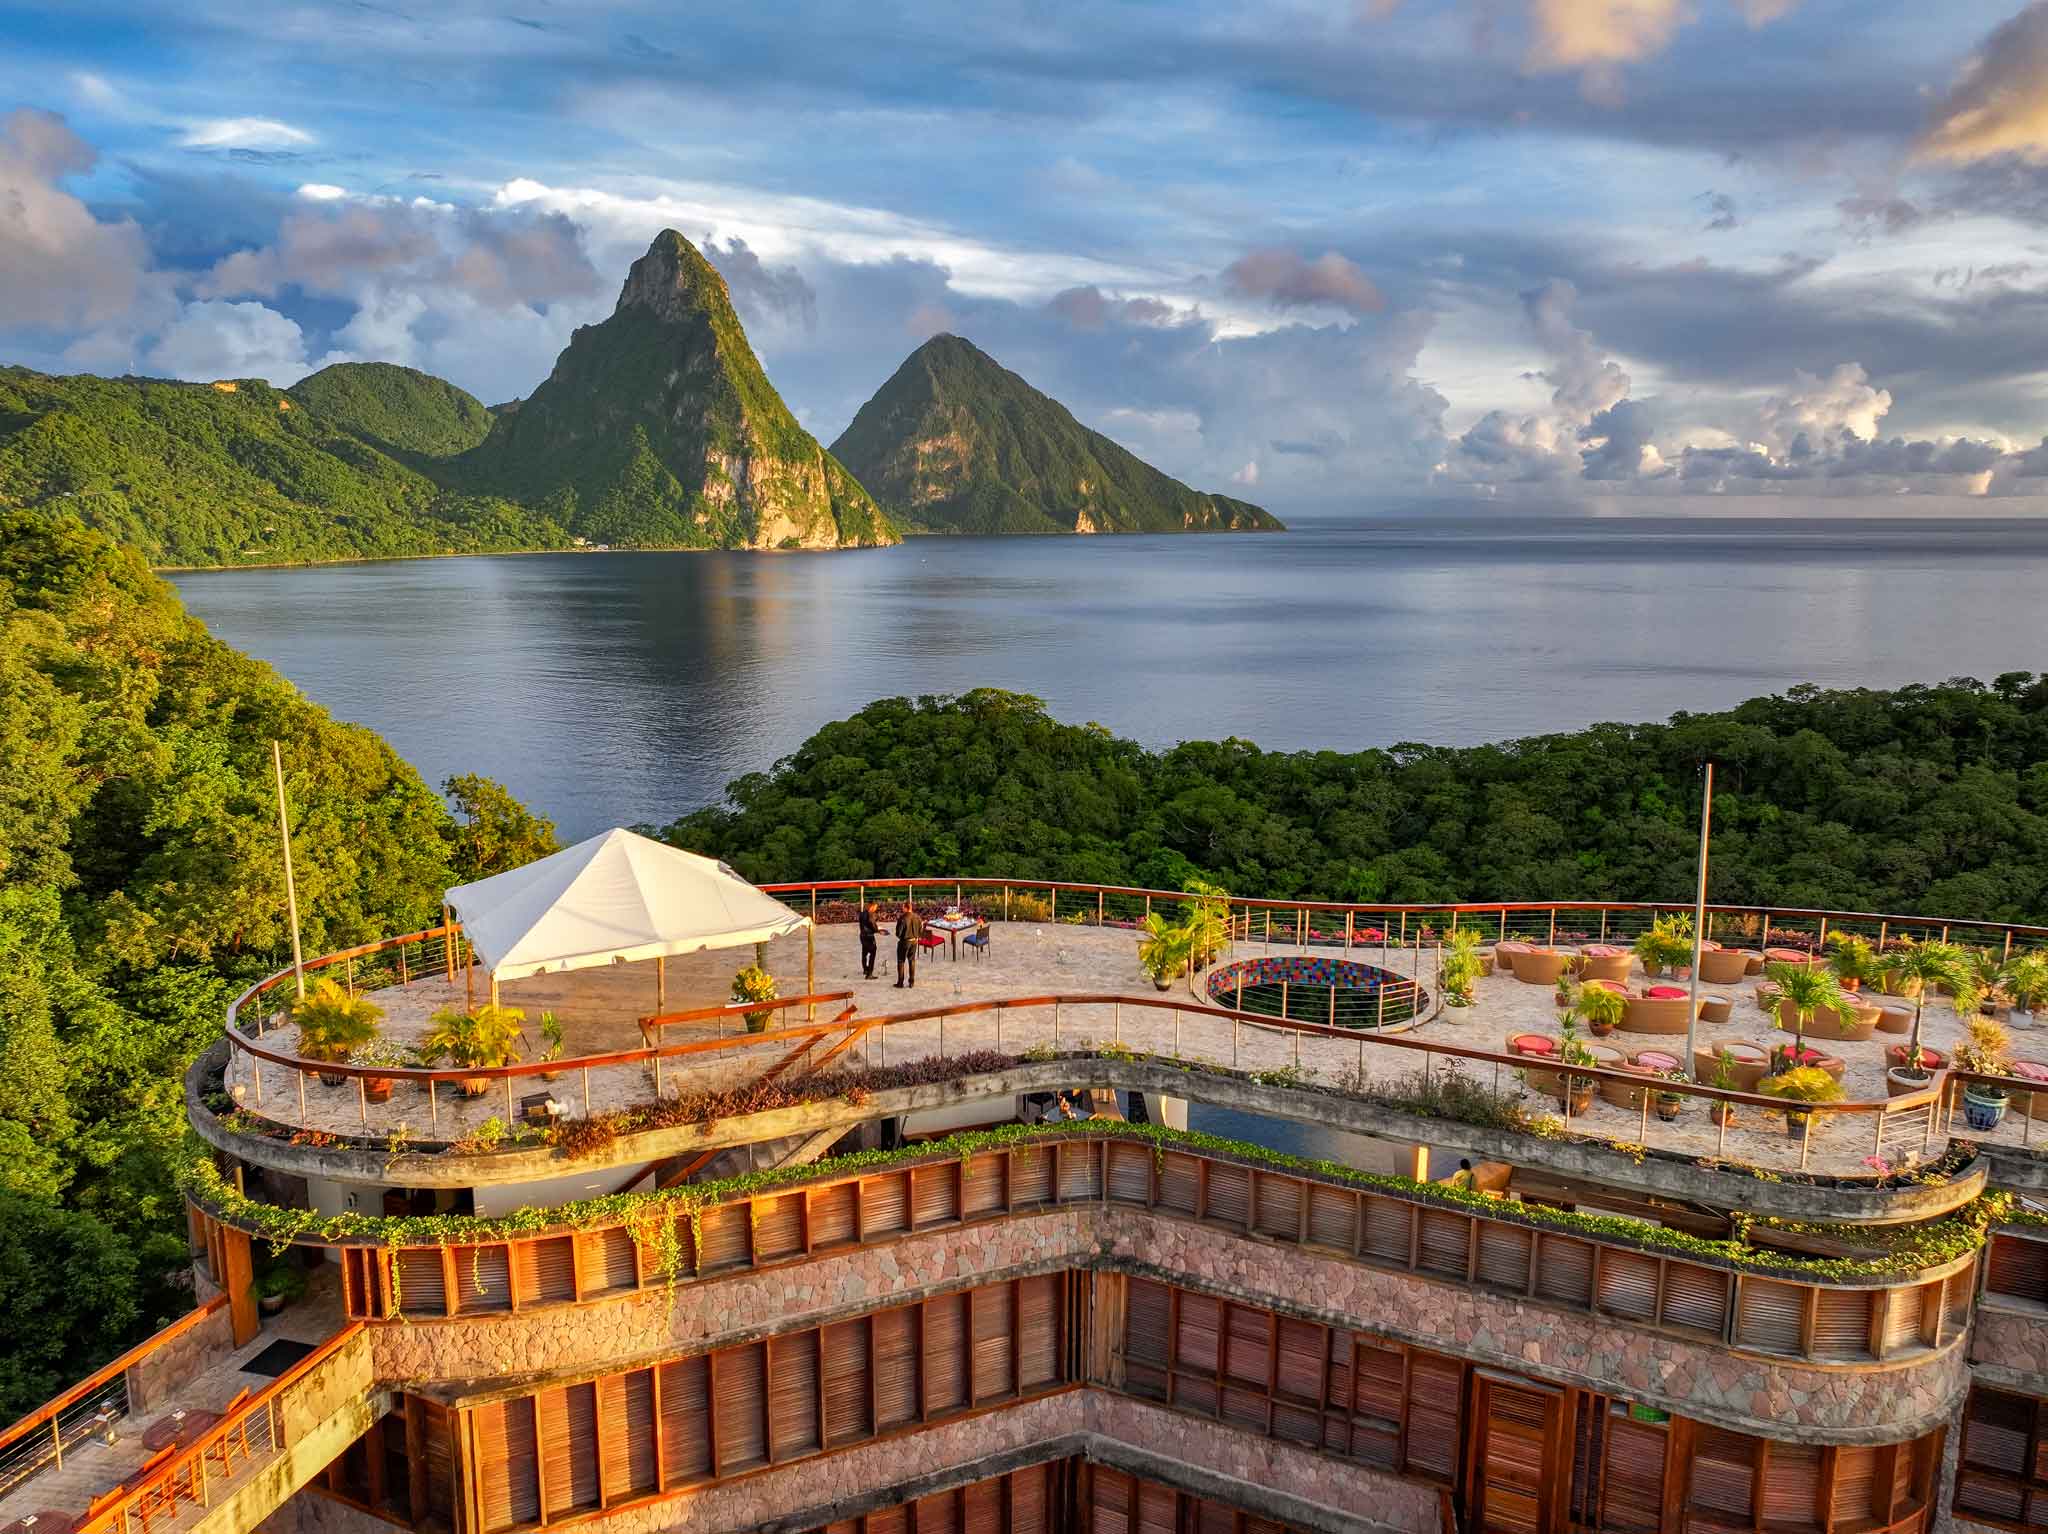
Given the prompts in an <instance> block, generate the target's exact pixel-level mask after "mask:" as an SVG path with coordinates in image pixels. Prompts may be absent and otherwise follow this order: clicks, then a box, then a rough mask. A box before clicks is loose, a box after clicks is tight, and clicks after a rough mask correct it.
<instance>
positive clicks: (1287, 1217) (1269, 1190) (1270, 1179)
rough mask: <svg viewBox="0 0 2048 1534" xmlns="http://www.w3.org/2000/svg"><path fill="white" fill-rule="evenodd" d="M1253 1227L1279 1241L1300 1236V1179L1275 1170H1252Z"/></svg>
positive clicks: (1293, 1239) (1290, 1239) (1295, 1238)
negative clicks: (1254, 1171)
mask: <svg viewBox="0 0 2048 1534" xmlns="http://www.w3.org/2000/svg"><path fill="white" fill-rule="evenodd" d="M1252 1194H1253V1198H1254V1202H1255V1208H1254V1210H1253V1215H1252V1228H1253V1229H1254V1230H1256V1231H1257V1232H1258V1233H1259V1234H1260V1235H1262V1236H1271V1237H1273V1238H1274V1239H1276V1240H1279V1241H1296V1240H1299V1239H1300V1237H1301V1194H1302V1185H1301V1179H1300V1178H1298V1177H1288V1176H1285V1175H1284V1174H1281V1173H1278V1172H1258V1173H1254V1174H1253V1179H1252Z"/></svg>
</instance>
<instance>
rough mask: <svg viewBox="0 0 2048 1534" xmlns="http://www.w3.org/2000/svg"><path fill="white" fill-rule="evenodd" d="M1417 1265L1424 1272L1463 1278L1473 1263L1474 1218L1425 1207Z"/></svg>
mask: <svg viewBox="0 0 2048 1534" xmlns="http://www.w3.org/2000/svg"><path fill="white" fill-rule="evenodd" d="M1420 1212H1421V1215H1422V1239H1421V1242H1420V1244H1419V1246H1418V1249H1417V1254H1416V1265H1417V1266H1418V1267H1419V1268H1420V1269H1421V1271H1422V1272H1424V1273H1441V1274H1443V1275H1444V1276H1445V1277H1447V1278H1463V1277H1464V1276H1465V1273H1466V1270H1467V1269H1468V1268H1469V1267H1470V1265H1471V1251H1472V1218H1471V1216H1470V1215H1463V1214H1455V1213H1453V1212H1452V1211H1451V1210H1448V1209H1430V1208H1426V1207H1425V1208H1423V1209H1422V1210H1421V1211H1420Z"/></svg>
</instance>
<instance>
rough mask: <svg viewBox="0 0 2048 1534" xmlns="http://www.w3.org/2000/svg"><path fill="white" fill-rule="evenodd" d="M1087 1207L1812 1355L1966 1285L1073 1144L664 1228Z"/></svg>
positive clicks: (786, 1241)
mask: <svg viewBox="0 0 2048 1534" xmlns="http://www.w3.org/2000/svg"><path fill="white" fill-rule="evenodd" d="M1105 1199H1106V1200H1107V1201H1108V1202H1110V1203H1119V1204H1128V1205H1133V1206H1139V1207H1144V1208H1149V1209H1153V1210H1156V1211H1158V1212H1160V1213H1162V1214H1166V1215H1170V1216H1176V1217H1179V1218H1184V1219H1193V1220H1199V1221H1204V1222H1213V1223H1215V1224H1218V1225H1221V1226H1225V1227H1227V1228H1230V1229H1233V1230H1236V1231H1238V1232H1241V1233H1243V1234H1246V1235H1248V1236H1251V1237H1254V1238H1257V1239H1264V1240H1270V1241H1276V1242H1281V1243H1286V1244H1293V1245H1301V1246H1305V1247H1310V1248H1314V1249H1318V1250H1322V1251H1327V1252H1334V1253H1338V1254H1342V1255H1344V1256H1348V1257H1351V1258H1354V1259H1356V1260H1358V1261H1361V1262H1365V1263H1368V1264H1371V1265H1374V1266H1378V1267H1388V1268H1393V1269H1396V1270H1398V1271H1403V1272H1411V1273H1416V1274H1419V1275H1422V1276H1425V1277H1429V1278H1435V1279H1440V1280H1444V1281H1446V1282H1451V1283H1459V1284H1466V1285H1470V1286H1473V1287H1476V1288H1481V1289H1488V1290H1493V1291H1496V1292H1499V1293H1503V1294H1507V1295H1512V1296H1517V1297H1522V1298H1529V1299H1536V1300H1541V1301H1544V1302H1546V1303H1549V1304H1552V1305H1559V1306H1564V1307H1566V1308H1569V1309H1574V1310H1582V1311H1588V1312H1591V1313H1594V1314H1598V1315H1602V1316H1610V1317H1614V1318H1616V1319H1619V1320H1622V1321H1625V1322H1629V1323H1632V1324H1636V1325H1641V1326H1650V1327H1658V1328H1662V1329H1665V1330H1668V1331H1672V1332H1675V1333H1678V1334H1681V1335H1684V1336H1688V1337H1693V1338H1697V1339H1698V1340H1700V1341H1702V1342H1707V1343H1720V1344H1723V1345H1733V1346H1736V1347H1741V1348H1746V1349H1751V1350H1754V1351H1757V1352H1763V1353H1770V1354H1775V1355H1780V1356H1784V1357H1792V1358H1813V1359H1821V1360H1826V1361H1830V1362H1841V1361H1858V1360H1869V1359H1874V1358H1886V1359H1889V1358H1897V1357H1902V1356H1906V1355H1909V1354H1911V1353H1914V1352H1916V1351H1921V1350H1924V1349H1927V1348H1931V1347H1934V1346H1937V1345H1939V1344H1942V1343H1945V1342H1948V1341H1951V1340H1953V1339H1954V1338H1955V1337H1956V1336H1958V1335H1960V1334H1961V1332H1962V1330H1963V1329H1964V1328H1965V1327H1967V1326H1968V1324H1969V1307H1970V1298H1971V1290H1972V1287H1973V1285H1974V1282H1975V1278H1974V1273H1973V1270H1972V1269H1971V1268H1969V1267H1966V1268H1964V1269H1961V1270H1958V1271H1957V1272H1956V1273H1954V1274H1952V1275H1949V1276H1948V1277H1947V1278H1946V1279H1945V1280H1944V1279H1930V1280H1928V1281H1926V1282H1924V1283H1918V1284H1915V1283H1910V1282H1908V1283H1903V1284H1900V1285H1898V1286H1897V1287H1889V1288H1850V1287H1845V1286H1840V1285H1826V1284H1808V1283H1801V1282H1795V1281H1791V1280H1787V1279H1779V1278H1769V1277H1764V1276H1761V1275H1753V1274H1748V1273H1742V1274H1737V1273H1734V1272H1731V1271H1729V1270H1727V1269H1722V1268H1716V1267H1711V1266H1708V1265H1706V1264H1703V1263H1697V1262H1688V1261H1684V1260H1682V1259H1679V1258H1675V1257H1666V1256H1662V1255H1660V1254H1657V1253H1653V1252H1645V1251H1641V1250H1638V1249H1635V1248H1631V1247H1628V1246H1625V1245H1622V1244H1620V1243H1608V1242H1603V1241H1595V1240H1591V1239H1588V1238H1586V1237H1583V1236H1579V1235H1576V1234H1567V1233H1564V1232H1559V1231H1550V1230H1542V1229H1538V1228H1536V1227H1533V1226H1530V1225H1525V1224H1522V1223H1520V1222H1518V1221H1517V1220H1515V1219H1513V1218H1512V1214H1513V1211H1514V1210H1515V1209H1516V1207H1517V1206H1515V1205H1512V1204H1503V1205H1502V1206H1501V1209H1502V1218H1499V1219H1493V1218H1489V1217H1487V1216H1485V1215H1474V1214H1468V1213H1466V1212H1464V1211H1462V1210H1457V1209H1448V1208H1443V1207H1440V1206H1437V1205H1434V1204H1431V1203H1428V1202H1426V1201H1424V1200H1423V1199H1422V1198H1420V1197H1415V1198H1408V1197H1403V1196H1401V1195H1400V1194H1398V1193H1394V1192H1377V1191H1366V1190H1362V1189H1358V1188H1352V1187H1346V1186H1342V1185H1338V1184H1334V1183H1327V1182H1322V1181H1319V1180H1317V1179H1315V1178H1312V1177H1306V1176H1299V1175H1296V1174H1293V1173H1289V1172H1278V1171H1266V1170H1263V1169H1259V1168H1255V1167H1249V1166H1246V1165H1243V1164H1241V1163H1239V1162H1235V1161H1231V1160H1228V1159H1225V1158H1223V1157H1220V1156H1210V1155H1197V1154H1195V1153H1193V1152H1189V1151H1180V1150H1166V1151H1164V1152H1161V1151H1159V1150H1157V1149H1155V1147H1153V1146H1152V1145H1150V1144H1147V1143H1144V1142H1141V1141H1135V1140H1118V1139H1092V1138H1086V1137H1080V1136H1077V1137H1075V1138H1073V1139H1064V1140H1059V1141H1055V1142H1051V1143H1047V1144H1042V1145H1025V1146H1019V1147H1016V1148H1012V1149H1007V1150H997V1151H988V1152H983V1153H981V1154H978V1155H974V1156H968V1157H964V1158H962V1157H948V1158H945V1159H943V1160H936V1161H931V1162H926V1163H923V1164H912V1165H909V1166H905V1167H901V1168H894V1169H890V1170H886V1171H881V1172H870V1173H867V1174H865V1175H856V1176H849V1177H841V1178H837V1179H831V1180H823V1181H820V1182H816V1183H811V1184H807V1185H803V1186H799V1187H795V1188H789V1189H784V1190H780V1191H777V1192H772V1193H766V1194H762V1195H760V1196H759V1197H756V1198H751V1199H736V1200H734V1201H732V1202H730V1203H726V1204H719V1205H716V1206H714V1207H712V1208H709V1209H706V1210H704V1211H702V1214H701V1217H700V1220H699V1229H698V1239H695V1240H693V1237H692V1231H691V1227H690V1222H689V1221H688V1220H687V1219H683V1220H680V1221H678V1222H677V1225H676V1241H677V1245H678V1247H679V1249H680V1251H681V1253H682V1270H683V1273H682V1276H683V1279H684V1281H688V1280H689V1279H690V1278H693V1277H698V1276H711V1275H715V1274H720V1273H727V1272H735V1271H740V1270H743V1269H748V1268H763V1267H771V1266H774V1265H777V1264H781V1263H788V1262H800V1261H803V1260H805V1259H806V1258H809V1257H812V1256H816V1255H818V1254H821V1253H826V1252H832V1251H838V1250H845V1249H847V1248H850V1247H854V1246H858V1245H863V1244H867V1243H872V1242H878V1241H887V1240H893V1239H896V1238H899V1237H902V1236H906V1235H911V1234H915V1233H921V1232H925V1231H931V1230H942V1229H947V1228H950V1227H956V1226H959V1225H961V1224H964V1223H971V1222H974V1221H979V1220H988V1219H1000V1218H1003V1217H1005V1216H1007V1215H1010V1214H1013V1213H1017V1212H1021V1211H1033V1210H1039V1209H1044V1208H1046V1207H1048V1206H1051V1205H1057V1204H1070V1203H1075V1202H1094V1201H1098V1200H1105ZM2001 1239H2002V1238H2001ZM2026 1245H2027V1246H2028V1247H2033V1246H2034V1245H2035V1243H2026ZM2025 1255H2029V1256H2031V1255H2033V1254H2031V1253H2029V1254H2025ZM343 1259H344V1261H343V1278H344V1292H345V1296H346V1299H347V1303H348V1308H349V1313H350V1314H351V1315H359V1316H367V1317H384V1316H389V1315H399V1314H402V1315H408V1316H448V1315H470V1314H493V1313H502V1312H505V1311H520V1310H525V1309H528V1308H530V1307H533V1306H538V1305H548V1304H569V1303H578V1302H587V1301H591V1300H597V1299H603V1298H607V1297H610V1296H615V1295H620V1294H626V1293H630V1292H632V1291H634V1290H635V1289H641V1288H649V1287H656V1286H659V1285H661V1284H663V1283H665V1282H666V1281H667V1280H666V1277H665V1275H664V1274H663V1273H662V1272H661V1271H660V1270H659V1259H658V1258H657V1257H656V1256H655V1254H654V1252H653V1249H652V1248H651V1247H649V1248H642V1247H641V1246H639V1245H637V1244H636V1243H635V1242H634V1241H633V1239H632V1237H631V1236H629V1235H628V1234H627V1232H626V1230H625V1229H624V1227H622V1226H609V1227H604V1228H600V1229H596V1230H587V1231H579V1232H564V1233H561V1234H557V1235H552V1236H537V1237H532V1238H528V1239H524V1240H519V1241H513V1242H510V1243H502V1242H500V1243H489V1244H485V1245H481V1246H456V1247H446V1248H443V1247H407V1248H401V1249H399V1250H398V1251H397V1252H396V1254H395V1262H394V1254H393V1253H392V1252H391V1251H390V1250H388V1249H387V1248H384V1247H381V1246H356V1247H348V1248H345V1249H344V1251H343ZM2043 1282H2044V1283H2048V1279H2044V1280H2043Z"/></svg>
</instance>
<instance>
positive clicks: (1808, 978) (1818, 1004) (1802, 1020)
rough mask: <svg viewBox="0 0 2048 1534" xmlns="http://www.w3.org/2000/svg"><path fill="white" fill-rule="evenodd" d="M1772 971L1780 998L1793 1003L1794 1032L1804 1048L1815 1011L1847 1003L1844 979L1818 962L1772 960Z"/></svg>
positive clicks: (1771, 974)
mask: <svg viewBox="0 0 2048 1534" xmlns="http://www.w3.org/2000/svg"><path fill="white" fill-rule="evenodd" d="M1769 975H1770V980H1771V983H1772V984H1773V985H1775V986H1776V987H1777V988H1778V999H1779V1000H1780V1001H1789V1002H1791V1003H1792V1020H1793V1022H1794V1023H1795V1025H1796V1026H1795V1027H1794V1029H1793V1032H1794V1034H1796V1035H1797V1037H1798V1039H1799V1044H1800V1047H1801V1048H1802V1049H1803V1048H1805V1046H1806V1028H1807V1024H1809V1023H1811V1022H1812V1021H1813V1014H1814V1013H1816V1012H1818V1011H1820V1009H1821V1008H1823V1007H1828V1008H1837V1009H1838V1008H1841V1007H1846V1006H1847V1005H1848V1000H1847V998H1845V997H1844V996H1843V995H1842V986H1841V982H1840V981H1838V980H1837V979H1836V978H1835V977H1834V975H1833V973H1832V972H1830V971H1828V970H1825V969H1822V968H1820V967H1819V966H1818V965H1814V964H1773V965H1772V966H1771V967H1770V970H1769Z"/></svg>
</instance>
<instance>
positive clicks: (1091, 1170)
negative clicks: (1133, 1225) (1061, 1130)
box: [1053, 1142, 1102, 1204]
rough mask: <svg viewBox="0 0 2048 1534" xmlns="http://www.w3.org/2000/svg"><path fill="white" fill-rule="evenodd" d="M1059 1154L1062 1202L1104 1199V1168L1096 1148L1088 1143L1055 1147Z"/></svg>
mask: <svg viewBox="0 0 2048 1534" xmlns="http://www.w3.org/2000/svg"><path fill="white" fill-rule="evenodd" d="M1053 1149H1054V1150H1056V1151H1057V1152H1058V1153H1059V1178H1060V1202H1061V1203H1063V1204H1064V1203H1078V1202H1081V1201H1084V1200H1087V1199H1094V1198H1101V1197H1102V1167H1101V1164H1100V1163H1099V1162H1097V1160H1096V1159H1095V1147H1094V1146H1093V1145H1089V1144H1087V1143H1085V1142H1084V1143H1082V1144H1080V1145H1069V1144H1066V1143H1064V1142H1062V1143H1061V1144H1058V1145H1055V1146H1054V1147H1053Z"/></svg>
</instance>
